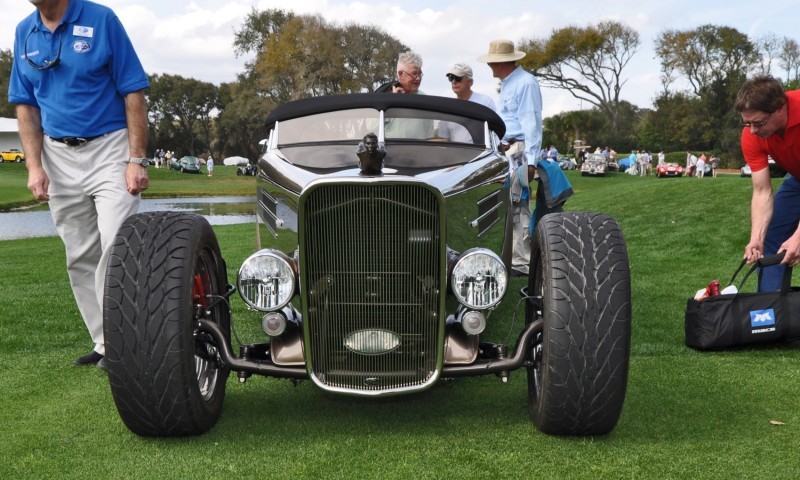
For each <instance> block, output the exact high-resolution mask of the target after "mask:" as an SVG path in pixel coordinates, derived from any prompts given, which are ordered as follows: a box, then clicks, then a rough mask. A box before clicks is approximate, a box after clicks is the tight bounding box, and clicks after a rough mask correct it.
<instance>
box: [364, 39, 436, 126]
mask: <svg viewBox="0 0 800 480" xmlns="http://www.w3.org/2000/svg"><path fill="white" fill-rule="evenodd" d="M421 83H422V58H421V57H420V56H419V55H418V54H417V53H414V52H411V51H408V52H403V53H401V54H400V56H399V57H398V58H397V81H396V82H394V83H393V84H391V88H392V90H391V92H392V93H410V94H420V95H424V94H425V93H424V92H422V91H421V90H420V89H419V86H420V84H421ZM385 87H386V86H385V85H384V86H382V87H381V88H379V89H378V90H377V91H378V92H388V91H389V90H388V89H386V88H385ZM384 135H385V136H386V138H414V139H424V138H430V137H432V136H433V121H432V120H429V119H417V118H387V119H386V124H385V127H384Z"/></svg>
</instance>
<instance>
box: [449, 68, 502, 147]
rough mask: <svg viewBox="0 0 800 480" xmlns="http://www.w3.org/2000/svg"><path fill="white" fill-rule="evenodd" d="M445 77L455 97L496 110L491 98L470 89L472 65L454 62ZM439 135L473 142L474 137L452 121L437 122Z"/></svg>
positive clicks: (458, 140) (452, 139) (455, 140)
mask: <svg viewBox="0 0 800 480" xmlns="http://www.w3.org/2000/svg"><path fill="white" fill-rule="evenodd" d="M446 77H447V81H449V82H450V87H451V88H452V89H453V93H455V94H456V98H459V99H461V100H468V101H470V102H475V103H479V104H481V105H483V106H486V107H489V108H491V109H492V110H494V111H497V108H496V107H495V104H494V101H493V100H492V99H491V98H489V97H488V96H486V95H483V94H480V93H477V92H473V91H472V84H473V83H474V80H473V78H472V67H470V66H469V65H467V64H466V63H456V64H455V65H453V66H452V67H450V70H448V71H447V75H446ZM439 136H440V137H442V138H446V139H448V140H450V141H451V142H462V143H474V139H473V138H472V136H471V135H470V134H469V132H468V131H467V129H466V128H464V127H463V126H461V125H458V124H457V123H453V122H439Z"/></svg>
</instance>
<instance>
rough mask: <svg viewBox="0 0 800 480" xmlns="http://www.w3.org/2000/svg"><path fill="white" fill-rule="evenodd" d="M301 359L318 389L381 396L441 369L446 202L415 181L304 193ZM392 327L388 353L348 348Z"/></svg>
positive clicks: (317, 186)
mask: <svg viewBox="0 0 800 480" xmlns="http://www.w3.org/2000/svg"><path fill="white" fill-rule="evenodd" d="M299 207H300V208H299V217H300V218H299V220H300V221H299V231H298V233H299V237H300V271H301V274H300V284H301V288H300V290H301V298H302V305H303V308H302V310H303V318H304V327H305V328H304V335H305V357H306V366H307V368H308V371H309V374H310V377H311V378H312V380H313V381H314V382H315V383H316V384H317V385H318V386H320V387H321V388H323V389H325V390H330V391H337V392H343V393H351V394H360V395H385V394H393V393H403V392H409V391H414V390H421V389H424V388H427V387H428V386H430V385H432V384H433V383H435V382H436V380H437V379H438V376H439V372H440V371H441V365H442V358H443V349H444V343H445V342H444V303H445V301H444V300H445V293H446V286H447V283H446V282H447V275H446V273H447V272H446V270H447V267H446V254H445V252H446V245H445V232H444V228H445V221H444V220H443V217H444V215H443V214H444V211H443V210H444V199H443V197H442V195H441V193H440V192H439V191H438V190H436V189H434V188H432V187H430V186H429V185H427V184H425V183H422V182H418V181H413V180H410V181H405V182H404V181H398V180H397V179H396V178H395V179H392V180H391V181H388V180H387V181H382V180H381V179H376V178H368V179H363V180H361V179H356V180H353V181H345V182H343V181H342V180H341V179H337V180H336V181H328V180H320V181H318V182H314V183H313V184H312V185H309V186H308V188H306V189H305V190H304V192H303V194H302V195H301V197H300V204H299ZM370 330H374V331H375V332H381V331H388V332H392V333H394V334H396V335H397V336H398V337H399V339H400V345H399V346H398V347H397V348H394V349H392V350H390V351H386V352H382V353H374V352H363V353H359V352H357V351H353V350H352V349H351V348H349V347H348V346H346V345H345V342H346V338H348V336H351V335H352V334H353V333H354V332H361V331H370Z"/></svg>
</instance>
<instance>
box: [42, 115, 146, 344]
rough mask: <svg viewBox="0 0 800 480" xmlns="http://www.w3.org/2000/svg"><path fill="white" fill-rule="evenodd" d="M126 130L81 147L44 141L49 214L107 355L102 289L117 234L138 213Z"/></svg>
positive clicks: (75, 289)
mask: <svg viewBox="0 0 800 480" xmlns="http://www.w3.org/2000/svg"><path fill="white" fill-rule="evenodd" d="M128 158H130V147H129V146H128V131H127V129H122V130H118V131H116V132H112V133H109V134H107V135H104V136H103V137H101V138H97V139H95V140H92V141H91V142H89V143H87V144H84V145H82V146H78V147H69V146H67V145H65V144H63V143H59V142H54V141H53V140H51V139H50V138H48V137H47V136H45V138H44V146H43V150H42V167H43V168H44V170H45V172H46V173H47V177H48V178H49V180H50V186H49V189H48V193H49V195H50V212H51V214H52V216H53V222H54V223H55V225H56V230H57V231H58V234H59V236H60V237H61V240H62V241H63V242H64V247H65V248H66V252H67V255H66V256H67V273H68V274H69V281H70V284H71V285H72V293H73V295H74V296H75V301H76V302H77V304H78V309H79V310H80V312H81V316H82V317H83V321H84V323H85V324H86V328H87V329H88V330H89V334H90V335H91V337H92V341H93V342H94V344H95V347H94V350H95V351H96V352H98V353H101V354H105V346H104V341H103V289H104V286H105V275H106V265H107V263H108V254H109V250H110V247H111V244H112V242H113V240H114V236H115V235H116V233H117V230H118V229H119V226H120V225H121V224H122V222H123V221H124V220H125V219H126V218H127V217H128V216H129V215H132V214H134V213H136V212H137V211H138V210H139V200H140V196H139V195H138V194H137V195H131V194H130V193H128V191H127V184H126V181H125V171H126V169H127V168H128Z"/></svg>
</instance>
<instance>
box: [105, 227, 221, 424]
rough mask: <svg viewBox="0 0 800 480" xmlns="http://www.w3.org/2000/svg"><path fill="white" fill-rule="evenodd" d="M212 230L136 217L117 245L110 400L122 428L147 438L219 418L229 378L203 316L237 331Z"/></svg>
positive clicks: (109, 325)
mask: <svg viewBox="0 0 800 480" xmlns="http://www.w3.org/2000/svg"><path fill="white" fill-rule="evenodd" d="M226 277H227V275H226V271H225V262H224V260H223V259H222V256H221V254H220V251H219V245H218V243H217V239H216V236H215V235H214V231H213V230H212V229H211V226H210V225H209V224H208V222H207V221H206V220H205V219H204V218H203V217H201V216H199V215H192V214H185V213H167V212H151V213H140V214H136V215H132V216H131V217H129V218H128V219H127V220H126V221H125V222H124V223H123V225H122V226H121V227H120V230H119V232H118V233H117V236H116V237H115V239H114V244H113V246H112V247H111V254H110V257H109V263H108V269H107V274H106V287H105V301H104V323H105V344H106V361H107V364H108V373H109V381H110V384H111V393H112V395H113V397H114V402H115V403H116V406H117V410H118V411H119V414H120V417H122V420H123V421H124V423H125V425H126V426H127V427H128V428H129V429H130V430H131V431H133V432H134V433H136V434H138V435H143V436H183V435H197V434H201V433H204V432H206V431H208V430H209V429H210V428H211V427H213V426H214V424H216V422H217V419H218V418H219V416H220V414H221V412H222V404H223V400H224V397H225V383H226V380H227V378H228V373H229V371H228V370H227V369H225V368H224V367H223V366H222V365H221V364H220V363H219V361H218V358H217V345H216V344H215V342H214V341H213V339H212V338H211V337H209V336H207V335H206V334H204V333H202V332H200V331H199V330H197V328H196V323H197V319H198V318H205V319H208V320H211V321H213V322H215V323H217V324H218V325H219V326H220V327H221V328H222V329H223V331H224V332H226V334H229V332H230V313H229V310H228V309H227V307H224V306H223V305H224V303H223V304H217V306H216V307H213V308H208V307H209V302H210V301H211V299H213V298H215V297H216V298H219V296H220V295H222V294H223V293H224V291H225V287H226V285H227V278H226Z"/></svg>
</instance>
